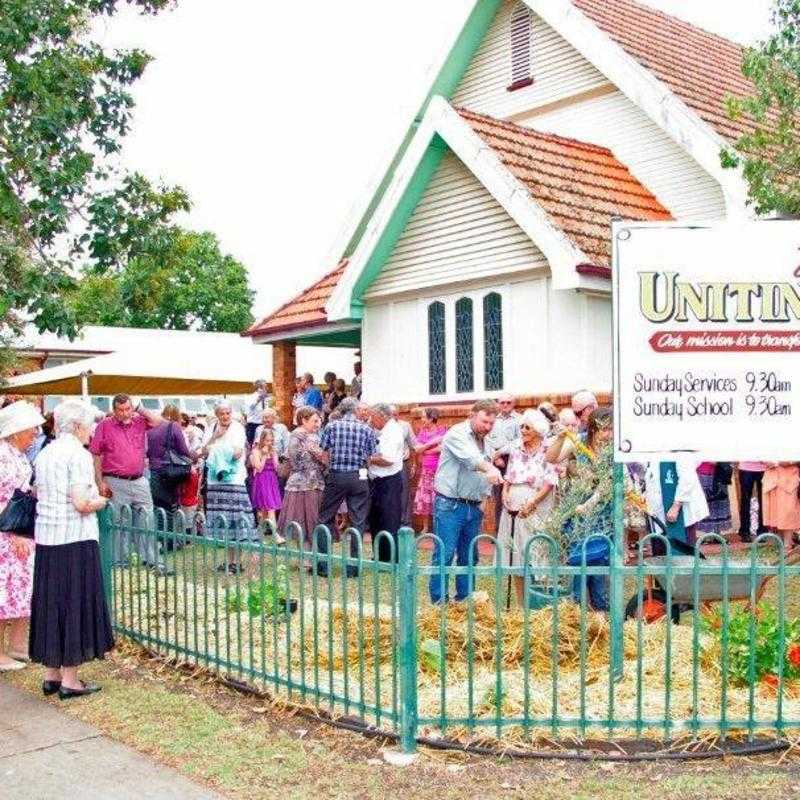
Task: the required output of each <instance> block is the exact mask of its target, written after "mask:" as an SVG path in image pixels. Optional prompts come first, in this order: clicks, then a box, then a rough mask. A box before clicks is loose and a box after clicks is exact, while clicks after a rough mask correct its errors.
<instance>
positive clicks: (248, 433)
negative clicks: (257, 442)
mask: <svg viewBox="0 0 800 800" xmlns="http://www.w3.org/2000/svg"><path fill="white" fill-rule="evenodd" d="M258 425H259V423H258V422H248V423H246V424H245V426H244V435H245V438H246V439H247V444H248V445H249V446H250V447H252V446H253V439H255V438H256V431H257V430H258Z"/></svg>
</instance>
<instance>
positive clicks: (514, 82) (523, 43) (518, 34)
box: [508, 3, 533, 92]
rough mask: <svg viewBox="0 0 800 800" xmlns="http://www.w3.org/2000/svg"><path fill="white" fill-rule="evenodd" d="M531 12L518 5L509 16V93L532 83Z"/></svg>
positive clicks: (524, 5) (523, 5)
mask: <svg viewBox="0 0 800 800" xmlns="http://www.w3.org/2000/svg"><path fill="white" fill-rule="evenodd" d="M532 46H533V12H532V11H531V10H530V8H528V6H527V5H526V4H525V3H518V4H517V7H516V8H515V9H514V13H513V14H512V15H511V85H510V86H509V87H508V91H509V92H513V91H514V90H515V89H522V88H524V87H525V86H530V85H531V84H532V83H533V64H532V61H533V58H532Z"/></svg>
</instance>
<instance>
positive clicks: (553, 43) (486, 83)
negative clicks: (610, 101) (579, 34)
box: [451, 0, 610, 119]
mask: <svg viewBox="0 0 800 800" xmlns="http://www.w3.org/2000/svg"><path fill="white" fill-rule="evenodd" d="M526 76H527V77H526ZM609 86H610V84H609V81H608V80H607V79H606V78H605V77H604V76H603V75H602V74H601V73H600V72H599V71H598V70H597V69H596V68H595V67H594V66H592V64H590V63H589V61H587V60H586V59H585V58H584V57H583V56H582V55H581V54H580V53H579V52H578V51H577V50H576V49H575V48H574V47H572V45H570V44H569V43H568V42H567V41H566V39H564V38H563V37H562V36H561V35H560V34H558V33H557V32H556V31H555V30H554V29H553V28H552V27H550V26H549V25H548V24H547V23H546V22H545V21H544V20H543V19H541V17H539V16H537V15H536V14H534V13H533V12H532V11H531V10H530V9H529V8H528V7H527V5H526V4H525V3H523V2H521V0H504V2H503V4H502V5H501V7H500V9H499V10H498V12H497V14H496V16H495V19H494V21H493V22H492V25H491V27H490V29H489V31H488V32H487V34H486V36H485V38H484V40H483V42H482V44H481V46H480V47H479V48H478V51H477V52H476V54H475V55H474V57H473V58H472V61H471V62H470V65H469V67H468V68H467V71H466V73H465V74H464V76H463V77H462V79H461V82H460V83H459V85H458V88H457V89H456V91H455V92H454V94H453V96H452V98H451V100H452V102H453V104H454V105H457V106H464V107H465V108H469V109H471V110H473V111H478V112H480V113H483V114H488V115H489V116H492V117H497V118H500V119H504V118H508V117H510V116H513V115H515V114H519V113H524V112H528V111H531V110H532V109H534V108H540V107H543V106H549V105H550V104H552V103H556V102H559V101H563V100H565V99H567V98H571V97H576V96H585V95H586V94H587V93H592V92H594V91H597V90H601V89H602V87H609Z"/></svg>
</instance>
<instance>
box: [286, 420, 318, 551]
mask: <svg viewBox="0 0 800 800" xmlns="http://www.w3.org/2000/svg"><path fill="white" fill-rule="evenodd" d="M297 421H298V427H297V428H295V430H293V431H292V433H291V436H289V444H288V446H287V448H286V457H287V459H288V461H289V466H290V468H291V474H290V475H289V478H288V480H287V481H286V488H285V489H284V495H283V505H282V506H281V514H280V517H279V518H278V530H279V531H280V532H281V533H282V534H283V535H284V536H286V537H287V538H289V536H292V535H294V534H295V533H296V531H293V530H289V531H288V532H287V530H286V527H287V526H288V525H289V524H290V523H292V522H296V523H297V524H298V525H299V526H300V530H301V531H302V532H303V537H304V540H305V543H306V546H307V547H308V548H310V547H311V542H312V541H313V540H312V538H311V537H312V534H313V533H314V529H315V528H316V527H317V522H318V521H319V504H320V501H321V500H322V490H323V489H324V488H325V478H324V476H323V469H324V468H325V464H326V463H327V460H328V454H327V453H326V452H325V451H324V450H321V449H320V446H319V435H318V433H319V429H320V425H321V424H322V418H321V417H320V415H319V412H318V411H317V410H316V409H315V408H312V407H311V406H304V407H302V408H300V409H298V411H297Z"/></svg>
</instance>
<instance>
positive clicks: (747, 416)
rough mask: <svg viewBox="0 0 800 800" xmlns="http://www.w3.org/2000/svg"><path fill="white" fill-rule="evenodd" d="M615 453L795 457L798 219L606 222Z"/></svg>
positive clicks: (799, 378)
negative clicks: (610, 253) (610, 244)
mask: <svg viewBox="0 0 800 800" xmlns="http://www.w3.org/2000/svg"><path fill="white" fill-rule="evenodd" d="M613 237H614V264H615V269H614V402H615V405H616V421H617V424H616V426H615V437H614V439H615V451H616V457H617V459H618V460H620V461H623V462H625V461H627V462H631V461H634V462H641V461H652V460H673V459H674V457H675V456H676V455H677V454H689V455H691V454H694V455H698V456H700V455H701V456H702V458H703V460H707V461H742V460H762V461H794V460H796V459H797V454H798V449H800V446H799V445H798V442H797V438H798V434H800V222H797V221H763V222H750V223H744V224H742V223H736V224H734V223H731V222H725V223H719V224H713V225H705V226H690V227H687V226H681V225H679V224H676V223H627V222H615V223H614V225H613Z"/></svg>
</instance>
